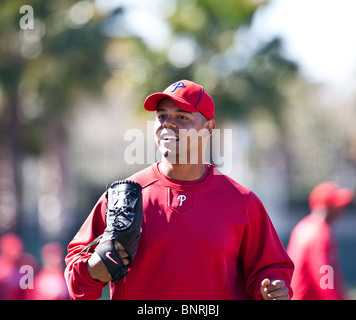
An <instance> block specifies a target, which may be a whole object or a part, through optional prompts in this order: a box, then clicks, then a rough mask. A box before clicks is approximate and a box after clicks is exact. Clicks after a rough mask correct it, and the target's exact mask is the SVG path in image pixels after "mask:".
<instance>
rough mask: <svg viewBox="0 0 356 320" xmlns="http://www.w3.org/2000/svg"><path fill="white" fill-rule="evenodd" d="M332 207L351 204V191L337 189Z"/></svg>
mask: <svg viewBox="0 0 356 320" xmlns="http://www.w3.org/2000/svg"><path fill="white" fill-rule="evenodd" d="M334 199H335V200H334V203H333V204H334V206H335V207H338V208H340V207H346V206H348V205H349V204H351V202H352V200H353V192H352V190H351V189H347V188H344V189H339V190H337V193H336V195H335V198H334Z"/></svg>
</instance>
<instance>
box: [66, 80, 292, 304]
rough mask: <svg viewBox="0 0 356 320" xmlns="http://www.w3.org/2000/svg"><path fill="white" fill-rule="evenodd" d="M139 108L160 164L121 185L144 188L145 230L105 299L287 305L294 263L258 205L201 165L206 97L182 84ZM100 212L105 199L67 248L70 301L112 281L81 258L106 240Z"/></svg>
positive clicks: (207, 129) (210, 108) (94, 262)
mask: <svg viewBox="0 0 356 320" xmlns="http://www.w3.org/2000/svg"><path fill="white" fill-rule="evenodd" d="M144 108H145V109H146V110H148V111H155V112H156V119H155V126H154V135H155V142H156V145H157V147H158V149H159V150H160V152H161V153H162V160H161V161H160V162H158V163H154V164H153V165H151V166H149V167H148V168H146V169H144V170H142V171H140V172H138V173H136V174H134V175H132V176H131V177H129V178H128V179H130V180H133V181H136V182H138V183H140V184H141V186H142V202H143V215H144V218H143V224H142V233H141V237H140V242H139V246H138V250H137V253H136V256H135V259H134V260H133V262H132V265H131V268H130V269H131V270H130V272H129V273H128V274H127V276H126V277H125V279H124V280H121V281H120V282H119V283H118V284H117V285H115V284H114V283H113V282H111V285H110V286H111V290H110V291H111V292H110V294H111V299H132V300H140V299H144V300H158V299H170V300H180V299H183V300H193V299H194V300H199V299H204V300H221V299H266V300H272V299H281V300H282V299H289V298H290V297H291V296H292V290H291V288H290V281H291V277H292V273H293V269H294V266H293V263H292V261H291V260H290V258H289V257H288V255H287V253H286V251H285V250H284V248H283V246H282V244H281V242H280V240H279V238H278V235H277V234H276V231H275V229H274V227H273V225H272V223H271V221H270V219H269V217H268V215H267V213H266V210H265V208H264V206H263V204H262V203H261V201H260V200H259V199H258V198H257V196H256V195H255V194H254V193H253V192H251V191H250V190H248V189H247V188H245V187H243V186H241V185H240V184H238V183H237V182H235V181H233V180H232V179H230V178H229V177H227V176H226V175H224V174H223V173H222V172H220V171H219V170H218V169H217V168H215V167H214V166H213V165H212V164H209V163H205V162H204V161H203V154H204V151H205V147H206V144H207V141H208V139H209V136H210V135H211V133H212V131H213V130H214V128H215V120H214V108H215V107H214V102H213V100H212V98H211V97H210V96H209V95H208V94H207V93H206V92H205V90H204V89H203V87H201V86H200V85H198V84H196V83H194V82H191V81H188V80H181V81H178V82H176V83H174V84H172V85H170V86H169V87H168V88H166V89H165V90H164V91H163V92H162V93H155V94H152V95H150V96H149V97H147V99H146V101H145V103H144ZM193 136H195V138H197V139H195V138H194V137H193ZM191 159H195V161H192V160H191ZM105 212H106V199H105V195H103V196H102V197H101V198H100V199H99V201H98V202H97V204H96V205H95V206H94V208H93V210H92V212H91V213H90V215H89V216H88V218H87V219H86V221H85V222H84V224H83V225H82V227H81V228H80V230H79V232H78V233H77V235H76V236H75V237H74V239H73V240H72V241H71V243H70V244H69V246H68V255H67V257H66V264H67V267H66V270H65V277H66V281H67V285H68V288H69V292H70V296H71V298H72V299H98V298H99V297H100V296H101V291H102V288H103V287H104V286H105V285H106V283H107V282H109V281H111V278H110V275H109V274H108V272H107V270H106V268H105V265H104V264H103V262H102V261H101V259H100V257H99V256H98V255H97V254H96V253H93V250H92V249H91V250H90V251H89V252H85V251H84V252H82V249H83V248H84V247H85V246H86V245H87V244H88V243H90V242H91V241H92V240H94V239H95V238H96V237H97V236H99V235H100V234H102V233H103V231H104V229H105ZM117 249H118V252H119V254H120V256H121V257H122V258H123V259H124V261H125V258H126V257H127V253H126V252H125V250H124V248H123V247H122V246H120V244H119V243H117ZM126 262H128V261H126Z"/></svg>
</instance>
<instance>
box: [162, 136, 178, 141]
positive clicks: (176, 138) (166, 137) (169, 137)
mask: <svg viewBox="0 0 356 320" xmlns="http://www.w3.org/2000/svg"><path fill="white" fill-rule="evenodd" d="M163 139H164V140H178V137H175V136H164V137H163Z"/></svg>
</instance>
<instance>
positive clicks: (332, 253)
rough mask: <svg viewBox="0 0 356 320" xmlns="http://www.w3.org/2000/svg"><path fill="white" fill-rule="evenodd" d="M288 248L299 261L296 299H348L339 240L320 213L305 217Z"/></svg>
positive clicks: (296, 265)
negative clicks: (338, 245)
mask: <svg viewBox="0 0 356 320" xmlns="http://www.w3.org/2000/svg"><path fill="white" fill-rule="evenodd" d="M287 251H288V253H289V255H290V256H291V258H292V259H293V261H294V263H295V272H294V276H293V280H292V283H291V285H292V287H293V289H294V297H293V299H295V300H344V299H347V295H346V291H345V288H344V281H343V277H342V272H341V268H340V265H339V261H338V259H339V258H338V250H337V243H336V240H335V238H334V235H333V232H332V229H331V227H330V226H329V225H328V224H327V223H326V222H325V220H324V219H323V218H321V217H320V216H318V215H316V214H309V215H307V216H306V217H304V218H303V219H302V220H301V221H300V222H299V223H298V224H297V225H296V226H295V228H294V229H293V231H292V233H291V236H290V239H289V244H288V248H287ZM329 268H331V269H330V270H329ZM325 282H326V283H327V285H324V283H325Z"/></svg>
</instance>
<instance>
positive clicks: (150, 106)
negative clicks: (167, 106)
mask: <svg viewBox="0 0 356 320" xmlns="http://www.w3.org/2000/svg"><path fill="white" fill-rule="evenodd" d="M166 98H169V99H171V100H172V101H173V102H174V103H175V104H176V105H177V106H178V107H179V108H181V109H182V110H184V111H188V112H198V110H197V109H196V108H195V107H194V106H192V105H191V104H190V103H188V102H187V101H185V100H184V99H182V98H180V97H176V96H172V95H169V94H166V93H154V94H151V95H150V96H148V97H147V98H146V100H145V102H144V103H143V107H144V108H145V109H146V110H147V111H156V110H157V107H158V105H159V103H160V102H161V101H162V100H163V99H166Z"/></svg>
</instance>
